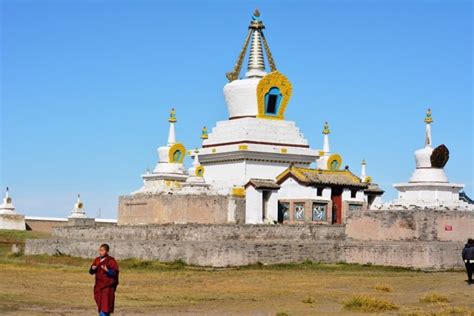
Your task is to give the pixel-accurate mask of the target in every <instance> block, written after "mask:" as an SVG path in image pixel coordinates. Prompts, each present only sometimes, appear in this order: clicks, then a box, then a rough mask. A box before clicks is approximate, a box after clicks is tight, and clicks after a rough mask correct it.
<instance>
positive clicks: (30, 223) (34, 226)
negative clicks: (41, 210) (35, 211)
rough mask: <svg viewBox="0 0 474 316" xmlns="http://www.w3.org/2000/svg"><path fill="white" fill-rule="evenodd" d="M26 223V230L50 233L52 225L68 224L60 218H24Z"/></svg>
mask: <svg viewBox="0 0 474 316" xmlns="http://www.w3.org/2000/svg"><path fill="white" fill-rule="evenodd" d="M25 223H26V230H33V231H38V232H43V233H51V232H52V231H53V228H54V227H58V226H65V225H67V224H68V221H67V220H66V219H65V220H62V221H58V220H47V219H40V220H37V219H29V218H26V219H25Z"/></svg>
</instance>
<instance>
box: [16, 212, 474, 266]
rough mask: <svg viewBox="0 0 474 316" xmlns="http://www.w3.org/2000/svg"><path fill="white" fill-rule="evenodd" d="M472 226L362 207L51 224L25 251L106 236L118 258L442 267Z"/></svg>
mask: <svg viewBox="0 0 474 316" xmlns="http://www.w3.org/2000/svg"><path fill="white" fill-rule="evenodd" d="M445 225H452V226H453V227H452V230H450V231H445V230H444V228H445ZM462 225H464V226H462ZM441 228H443V229H441ZM472 229H473V225H472V214H470V213H467V212H453V211H432V212H429V211H418V212H405V213H402V212H395V211H367V212H361V213H355V214H352V215H351V216H350V220H349V221H348V224H347V225H314V224H300V225H232V224H181V225H180V224H163V225H141V226H131V225H130V226H115V227H103V228H100V229H96V228H92V227H57V228H55V229H54V233H53V238H51V239H44V240H28V241H27V243H26V248H25V253H26V254H42V253H46V254H50V255H53V254H68V255H73V256H81V257H86V258H92V257H94V256H95V255H96V250H97V247H98V245H99V244H100V243H103V242H107V243H109V244H110V245H111V247H112V254H113V255H114V256H116V257H117V258H118V259H123V258H140V259H145V260H161V261H164V262H169V261H175V260H183V261H185V262H186V263H188V264H194V265H203V266H214V267H224V266H239V265H246V264H253V263H257V262H261V263H264V264H275V263H297V262H303V261H305V260H311V261H315V262H326V263H336V262H347V263H359V264H376V265H387V266H401V267H409V268H416V269H424V270H445V269H460V268H462V267H463V262H462V260H461V250H462V247H463V243H464V239H465V238H466V236H468V235H469V234H470V232H472ZM451 232H453V233H454V234H449V233H451Z"/></svg>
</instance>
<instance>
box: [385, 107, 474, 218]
mask: <svg viewBox="0 0 474 316" xmlns="http://www.w3.org/2000/svg"><path fill="white" fill-rule="evenodd" d="M425 123H426V132H425V146H424V147H423V148H421V149H418V150H417V151H415V161H416V169H415V171H414V172H413V174H412V176H411V178H410V180H409V182H408V183H398V184H394V185H393V186H394V187H395V189H397V190H398V199H396V200H394V201H392V202H390V203H389V204H388V205H387V206H389V207H390V208H397V207H400V206H401V207H404V208H407V207H408V208H410V207H417V208H432V209H439V208H448V209H464V210H474V209H473V205H471V204H468V203H466V202H464V201H462V200H460V199H459V192H460V191H461V190H462V188H463V187H464V185H463V184H458V183H451V182H449V180H448V177H447V176H446V173H445V172H444V166H445V165H446V163H447V162H448V159H449V150H448V148H447V147H446V146H445V145H440V146H438V147H436V148H433V146H432V138H431V124H432V123H433V118H432V117H431V110H430V109H428V111H427V112H426V117H425Z"/></svg>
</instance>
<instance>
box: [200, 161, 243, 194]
mask: <svg viewBox="0 0 474 316" xmlns="http://www.w3.org/2000/svg"><path fill="white" fill-rule="evenodd" d="M204 170H205V171H204V179H205V180H206V182H207V183H209V184H211V185H213V186H214V187H215V188H216V189H217V190H219V192H220V193H228V192H229V190H230V188H232V187H233V186H242V185H244V184H245V162H244V161H235V162H226V163H222V164H220V163H217V164H210V165H205V166H204ZM224 191H225V192H224Z"/></svg>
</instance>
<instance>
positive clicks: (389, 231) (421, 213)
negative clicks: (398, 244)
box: [346, 210, 474, 242]
mask: <svg viewBox="0 0 474 316" xmlns="http://www.w3.org/2000/svg"><path fill="white" fill-rule="evenodd" d="M346 233H347V236H348V237H350V238H353V239H358V240H374V241H385V240H411V241H414V240H423V241H458V242H466V240H467V239H468V238H474V212H469V211H447V210H390V211H386V210H378V211H366V212H358V213H353V214H351V215H350V216H349V217H348V219H347V227H346Z"/></svg>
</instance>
